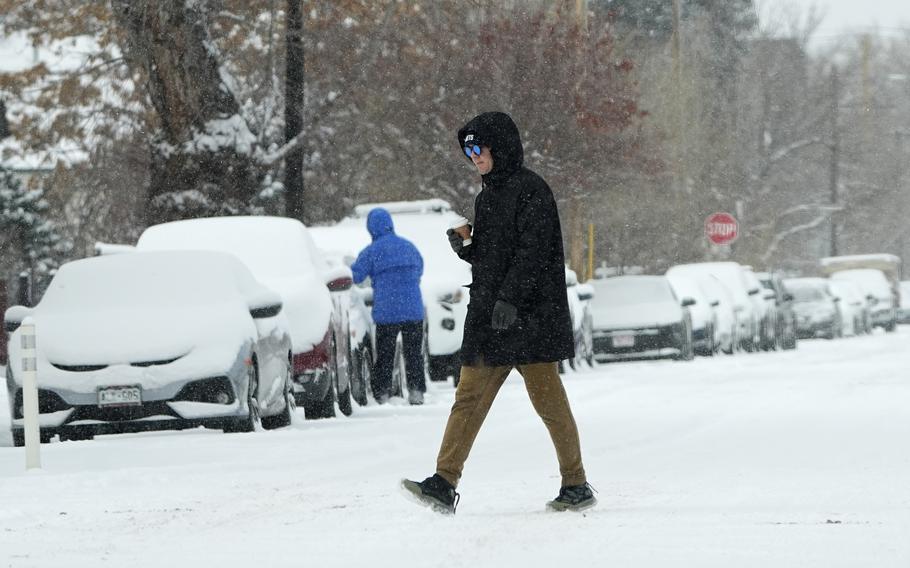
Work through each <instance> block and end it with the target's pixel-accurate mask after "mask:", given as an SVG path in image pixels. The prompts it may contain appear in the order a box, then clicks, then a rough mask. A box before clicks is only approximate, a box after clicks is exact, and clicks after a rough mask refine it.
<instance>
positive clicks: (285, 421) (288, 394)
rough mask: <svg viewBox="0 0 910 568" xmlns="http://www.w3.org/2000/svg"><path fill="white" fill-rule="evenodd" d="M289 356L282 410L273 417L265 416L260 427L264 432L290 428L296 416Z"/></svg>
mask: <svg viewBox="0 0 910 568" xmlns="http://www.w3.org/2000/svg"><path fill="white" fill-rule="evenodd" d="M293 369H294V368H293V366H292V363H291V358H290V354H288V369H287V373H286V374H285V379H284V409H283V410H282V411H281V412H279V413H278V414H276V415H275V416H267V417H264V418H263V419H262V427H263V428H265V429H266V430H273V429H275V428H284V427H285V426H290V425H291V422H293V420H294V415H295V414H297V399H296V398H295V397H294V389H293V388H292V384H293V379H292V376H293V374H294V370H293Z"/></svg>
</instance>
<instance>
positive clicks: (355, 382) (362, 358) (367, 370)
mask: <svg viewBox="0 0 910 568" xmlns="http://www.w3.org/2000/svg"><path fill="white" fill-rule="evenodd" d="M368 341H369V338H365V339H364V342H363V343H362V344H361V345H360V347H359V348H358V349H357V351H356V352H355V353H354V361H353V365H354V367H353V369H351V396H352V397H353V399H354V400H355V401H356V402H357V404H359V405H360V406H366V405H367V403H368V401H369V398H370V397H369V392H370V382H371V381H372V376H373V355H372V352H371V351H370V347H369V346H368V345H367V342H368Z"/></svg>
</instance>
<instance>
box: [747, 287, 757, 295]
mask: <svg viewBox="0 0 910 568" xmlns="http://www.w3.org/2000/svg"><path fill="white" fill-rule="evenodd" d="M758 292H759V290H758V288H752V289H751V290H749V295H750V296H754V295H756V294H758Z"/></svg>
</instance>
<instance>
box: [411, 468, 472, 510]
mask: <svg viewBox="0 0 910 568" xmlns="http://www.w3.org/2000/svg"><path fill="white" fill-rule="evenodd" d="M401 487H402V488H404V489H405V490H406V491H407V493H406V495H407V496H408V497H410V498H411V499H413V500H415V501H417V503H419V504H421V505H423V506H425V507H429V508H431V509H433V510H434V511H436V512H437V513H445V514H447V515H454V514H455V507H457V506H458V500H459V498H460V495H458V493H456V492H455V487H453V486H452V484H451V483H449V482H448V481H446V480H445V478H443V477H442V476H440V475H439V474H433V476H432V477H428V478H426V479H424V480H423V481H420V482H417V481H411V480H410V479H402V480H401Z"/></svg>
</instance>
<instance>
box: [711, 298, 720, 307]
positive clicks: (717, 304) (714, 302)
mask: <svg viewBox="0 0 910 568" xmlns="http://www.w3.org/2000/svg"><path fill="white" fill-rule="evenodd" d="M719 305H720V300H714V301H713V302H711V307H712V308H716V307H717V306H719Z"/></svg>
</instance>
